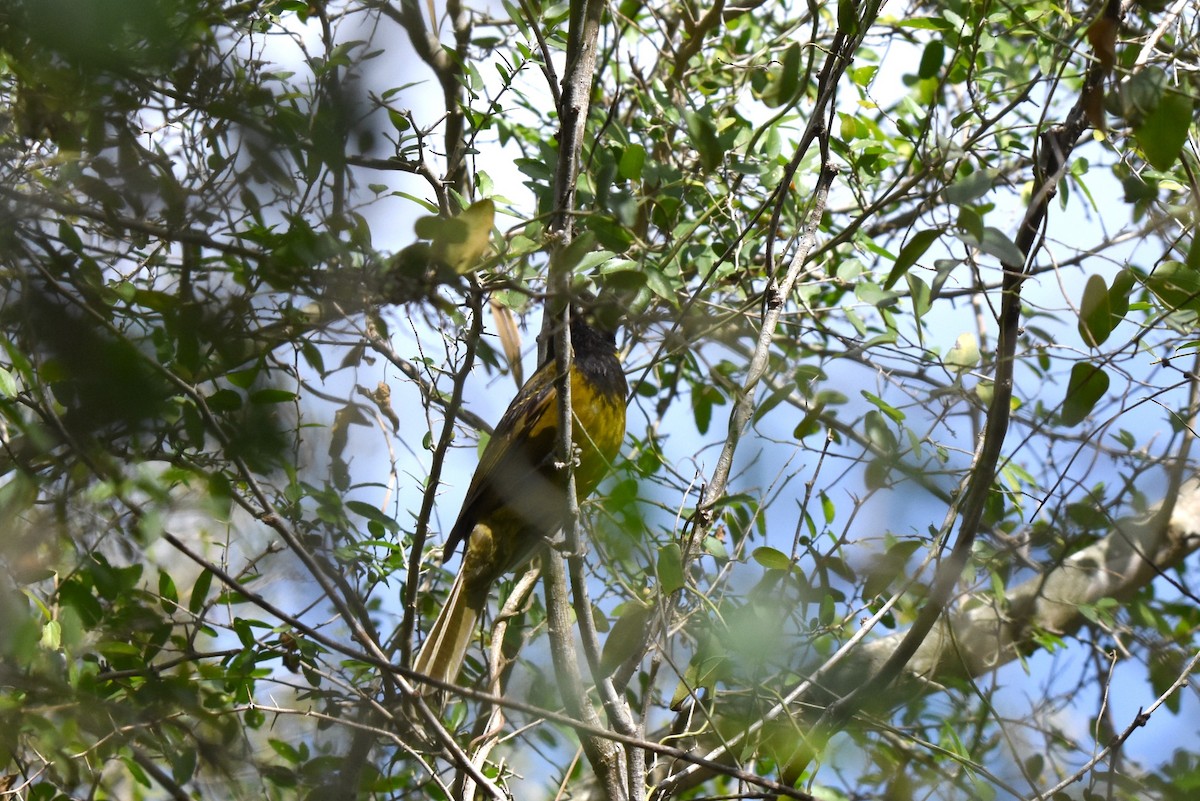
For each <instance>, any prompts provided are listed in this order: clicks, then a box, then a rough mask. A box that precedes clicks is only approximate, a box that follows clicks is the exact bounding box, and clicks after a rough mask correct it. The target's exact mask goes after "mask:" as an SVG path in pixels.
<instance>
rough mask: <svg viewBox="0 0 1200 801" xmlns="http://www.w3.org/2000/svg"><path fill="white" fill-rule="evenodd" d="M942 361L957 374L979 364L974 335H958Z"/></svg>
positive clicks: (976, 342) (977, 343)
mask: <svg viewBox="0 0 1200 801" xmlns="http://www.w3.org/2000/svg"><path fill="white" fill-rule="evenodd" d="M943 361H944V362H945V363H946V366H947V367H949V368H950V369H951V370H954V371H955V372H957V373H964V372H966V371H967V370H970V369H972V368H974V367H975V365H977V364H979V342H978V341H977V340H976V339H975V335H974V334H972V333H970V332H966V333H962V334H959V335H958V338H957V339H955V340H954V347H952V348H951V349H950V352H949V353H947V354H946V358H945V359H944V360H943Z"/></svg>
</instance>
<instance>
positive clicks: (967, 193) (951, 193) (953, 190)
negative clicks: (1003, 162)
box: [942, 170, 996, 206]
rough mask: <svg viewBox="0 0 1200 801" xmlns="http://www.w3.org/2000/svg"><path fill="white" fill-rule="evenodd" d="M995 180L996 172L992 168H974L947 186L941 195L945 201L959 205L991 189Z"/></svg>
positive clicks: (975, 198) (977, 197)
mask: <svg viewBox="0 0 1200 801" xmlns="http://www.w3.org/2000/svg"><path fill="white" fill-rule="evenodd" d="M995 181H996V173H995V172H994V171H993V170H976V171H975V172H973V173H971V174H970V175H968V176H966V177H964V178H960V179H958V180H957V181H955V182H954V183H952V184H950V185H949V186H947V187H946V188H945V190H943V192H942V195H943V196H944V197H945V198H946V202H947V203H952V204H954V205H955V206H961V205H963V204H966V203H970V202H971V201H972V200H977V199H979V198H981V197H983V196H984V195H986V194H987V193H988V192H990V191H992V185H993V184H994V183H995Z"/></svg>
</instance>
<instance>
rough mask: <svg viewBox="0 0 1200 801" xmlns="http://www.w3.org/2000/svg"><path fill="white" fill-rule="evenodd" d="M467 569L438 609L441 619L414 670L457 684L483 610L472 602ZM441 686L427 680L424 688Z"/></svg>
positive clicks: (435, 622)
mask: <svg viewBox="0 0 1200 801" xmlns="http://www.w3.org/2000/svg"><path fill="white" fill-rule="evenodd" d="M464 572H465V571H462V570H460V571H459V573H458V578H456V579H455V580H454V586H453V587H451V588H450V596H449V597H448V598H447V599H446V604H445V606H443V607H442V611H440V612H438V616H437V620H435V621H433V628H431V629H430V630H429V636H428V637H426V638H425V642H424V643H423V644H422V645H421V650H420V652H419V653H418V654H417V659H416V661H415V662H414V663H413V669H414V670H416V671H418V672H420V673H424V674H425V675H426V676H429V677H430V678H434V679H437V680H438V681H442V682H445V683H446V684H453V683H454V682H455V680H456V679H458V671H459V670H460V669H461V668H462V663H463V658H464V657H465V656H466V654H467V647H468V646H469V645H470V644H471V638H472V635H474V633H475V621H476V620H478V619H479V610H478V609H477V608H476V607H475V605H473V604H472V603H471V602H470V600H469V599H468V597H467V595H468V594H467V592H466V590H465V589H464V586H463V584H464V582H463V573H464ZM437 690H438V688H437V687H435V686H433V685H431V684H425V685H422V688H421V690H420V691H421V692H423V693H433V692H437Z"/></svg>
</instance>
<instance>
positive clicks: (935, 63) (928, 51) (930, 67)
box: [917, 38, 946, 79]
mask: <svg viewBox="0 0 1200 801" xmlns="http://www.w3.org/2000/svg"><path fill="white" fill-rule="evenodd" d="M945 58H946V46H945V44H943V43H942V40H941V39H937V38H934V39H932V40H930V42H929V44H927V45H925V52H923V53H921V64H920V66H918V67H917V77H918V78H921V79H926V78H933V77H936V76H937V74H938V73H939V72H941V70H942V63H943V62H944V61H945Z"/></svg>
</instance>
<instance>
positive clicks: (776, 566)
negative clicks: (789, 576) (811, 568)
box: [751, 545, 792, 570]
mask: <svg viewBox="0 0 1200 801" xmlns="http://www.w3.org/2000/svg"><path fill="white" fill-rule="evenodd" d="M751 556H753V557H754V561H755V562H758V563H759V564H760V565H762V566H763V567H765V568H767V569H768V570H790V569H791V567H792V560H791V559H789V558H788V556H787V554H785V553H783V552H782V551H779V550H776V549H775V548H769V547H767V546H765V545H763V546H759V547H758V548H755V549H754V552H753V553H752V554H751Z"/></svg>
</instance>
